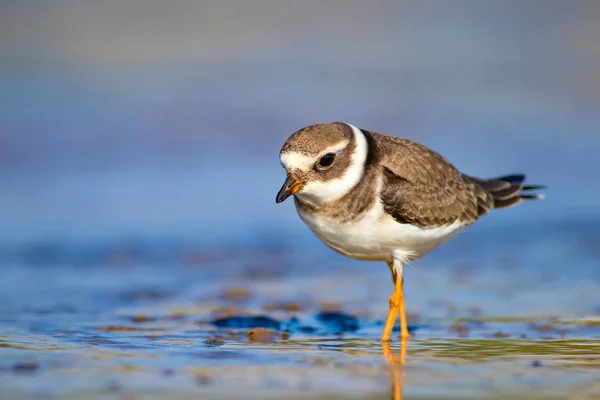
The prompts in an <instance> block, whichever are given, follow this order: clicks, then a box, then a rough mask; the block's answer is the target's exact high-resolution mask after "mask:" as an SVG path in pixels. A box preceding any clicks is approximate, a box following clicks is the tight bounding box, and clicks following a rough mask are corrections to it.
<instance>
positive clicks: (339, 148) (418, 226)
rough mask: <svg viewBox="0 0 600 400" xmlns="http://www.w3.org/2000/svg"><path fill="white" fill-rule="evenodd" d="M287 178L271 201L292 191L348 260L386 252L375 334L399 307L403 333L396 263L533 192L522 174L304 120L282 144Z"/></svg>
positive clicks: (308, 218)
mask: <svg viewBox="0 0 600 400" xmlns="http://www.w3.org/2000/svg"><path fill="white" fill-rule="evenodd" d="M280 160H281V164H282V165H283V167H284V168H285V170H286V172H287V179H286V181H285V183H284V184H283V187H282V188H281V190H280V191H279V193H277V199H276V201H277V203H281V202H282V201H284V200H285V199H287V198H288V197H289V196H291V195H294V204H295V205H296V210H297V211H298V214H299V215H300V218H301V219H302V221H304V223H305V224H306V225H308V227H309V228H310V229H311V231H312V232H313V233H314V234H315V235H316V236H317V237H318V238H319V239H321V240H322V241H323V243H325V244H326V245H327V246H328V247H330V248H331V249H333V250H335V251H336V252H338V253H340V254H343V255H345V256H348V257H352V258H354V259H357V260H368V261H385V262H387V264H388V266H389V268H390V270H391V272H392V279H393V281H394V283H395V290H394V292H393V294H392V295H391V297H390V302H389V312H388V316H387V320H386V323H385V327H384V329H383V335H382V337H381V340H382V341H389V340H390V334H391V332H392V328H393V325H394V322H395V320H396V317H397V316H398V314H400V324H401V337H402V338H407V337H408V336H409V333H408V329H407V324H406V314H405V309H404V295H403V277H402V271H403V266H404V265H405V264H406V263H408V262H411V261H414V260H416V259H418V258H420V257H422V256H424V255H425V254H427V253H429V252H430V251H432V250H433V249H435V248H436V247H438V246H440V245H441V244H443V243H445V242H447V241H448V240H450V239H451V238H453V237H454V236H456V235H457V234H458V233H460V232H461V231H462V230H464V229H465V228H466V227H467V226H469V225H471V224H472V223H474V222H475V221H477V220H478V219H479V218H480V217H482V216H484V215H485V214H487V212H488V211H489V210H490V209H492V208H506V207H510V206H514V205H516V204H519V203H520V202H522V201H523V200H532V199H541V198H542V195H541V194H534V193H531V192H530V191H531V190H537V189H542V188H543V186H537V185H535V186H531V185H523V181H524V180H525V175H522V174H516V175H507V176H501V177H498V178H492V179H481V178H474V177H472V176H469V175H465V174H463V173H461V172H460V171H458V169H456V168H455V167H454V166H453V165H452V164H450V163H449V162H448V161H446V160H445V159H444V158H443V157H442V156H441V155H439V154H438V153H436V152H435V151H433V150H430V149H428V148H427V147H425V146H423V145H421V144H418V143H415V142H412V141H409V140H406V139H400V138H397V137H392V136H387V135H383V134H379V133H375V132H370V131H367V130H364V129H359V128H357V127H355V126H353V125H350V124H346V123H341V122H334V123H326V124H317V125H311V126H307V127H305V128H303V129H301V130H299V131H297V132H295V133H294V134H292V135H291V136H290V137H289V139H288V140H287V141H286V142H285V144H284V145H283V148H282V149H281V152H280Z"/></svg>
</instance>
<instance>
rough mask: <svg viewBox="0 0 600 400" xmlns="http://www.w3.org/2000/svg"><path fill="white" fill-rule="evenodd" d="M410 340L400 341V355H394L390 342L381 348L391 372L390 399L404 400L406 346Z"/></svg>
mask: <svg viewBox="0 0 600 400" xmlns="http://www.w3.org/2000/svg"><path fill="white" fill-rule="evenodd" d="M407 343H408V340H406V339H404V340H401V341H400V354H399V355H398V356H396V355H394V353H393V352H392V348H391V346H390V342H382V344H381V347H382V349H383V356H384V357H385V359H386V361H387V363H388V365H389V371H390V382H391V388H390V399H392V400H401V399H402V367H403V366H404V362H405V360H406V345H407Z"/></svg>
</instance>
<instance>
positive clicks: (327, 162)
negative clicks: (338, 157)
mask: <svg viewBox="0 0 600 400" xmlns="http://www.w3.org/2000/svg"><path fill="white" fill-rule="evenodd" d="M334 161H335V153H327V154H325V155H324V156H323V157H321V159H319V167H321V168H327V167H330V166H331V165H332V164H333V162H334Z"/></svg>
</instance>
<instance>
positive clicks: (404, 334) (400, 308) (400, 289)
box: [381, 263, 410, 342]
mask: <svg viewBox="0 0 600 400" xmlns="http://www.w3.org/2000/svg"><path fill="white" fill-rule="evenodd" d="M388 265H389V267H390V269H391V270H392V275H393V278H394V280H395V284H396V289H395V290H394V293H392V295H391V296H390V309H389V311H388V316H387V319H386V321H385V327H384V328H383V334H382V335H381V341H382V342H383V341H386V342H387V341H391V340H392V339H391V334H392V329H393V328H394V323H395V322H396V317H397V316H398V314H400V337H401V338H402V340H404V339H408V338H409V337H410V334H409V333H408V325H407V324H406V309H405V308H404V278H403V277H402V272H401V271H400V272H399V273H398V272H396V271H395V270H394V268H393V265H392V264H390V263H388Z"/></svg>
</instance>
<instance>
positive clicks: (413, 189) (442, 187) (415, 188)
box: [369, 132, 494, 227]
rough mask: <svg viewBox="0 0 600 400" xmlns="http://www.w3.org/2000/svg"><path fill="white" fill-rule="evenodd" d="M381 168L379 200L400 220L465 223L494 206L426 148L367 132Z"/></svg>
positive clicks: (425, 224)
mask: <svg viewBox="0 0 600 400" xmlns="http://www.w3.org/2000/svg"><path fill="white" fill-rule="evenodd" d="M369 134H370V135H372V138H373V142H374V144H375V145H376V149H377V153H378V157H379V160H380V163H381V165H382V166H383V174H384V178H383V187H382V190H381V201H382V203H383V207H384V210H385V212H386V213H388V214H389V215H390V216H391V217H392V218H394V219H395V220H396V221H398V222H400V223H409V224H414V225H417V226H420V227H432V226H444V225H449V224H452V223H453V222H455V221H456V220H460V221H462V222H463V223H465V224H471V223H473V222H474V221H475V220H477V219H478V218H479V217H480V216H482V215H484V214H485V213H487V211H488V210H489V209H490V208H492V207H493V206H494V200H493V198H492V196H491V195H490V194H489V193H488V192H487V191H485V190H484V189H483V188H481V187H480V186H479V185H478V184H477V183H475V182H472V181H469V180H467V179H465V178H464V176H463V175H462V174H461V173H460V172H459V171H458V170H457V169H456V168H455V167H454V166H453V165H452V164H450V163H449V162H448V161H446V160H445V159H444V158H443V157H442V156H440V155H439V154H438V153H436V152H434V151H432V150H430V149H428V148H427V147H425V146H423V145H420V144H418V143H415V142H411V141H408V140H405V139H399V138H395V137H390V136H384V135H380V134H376V133H371V132H369Z"/></svg>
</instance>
